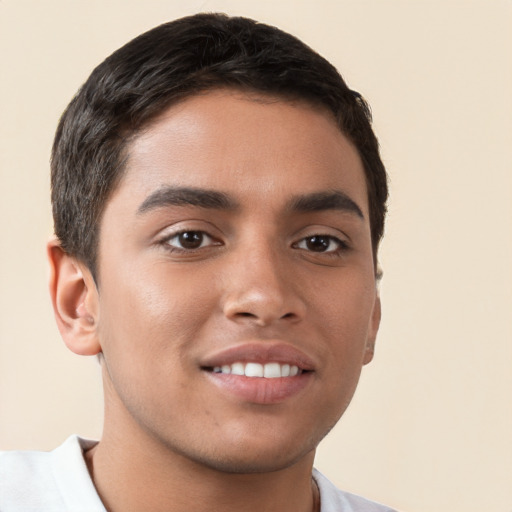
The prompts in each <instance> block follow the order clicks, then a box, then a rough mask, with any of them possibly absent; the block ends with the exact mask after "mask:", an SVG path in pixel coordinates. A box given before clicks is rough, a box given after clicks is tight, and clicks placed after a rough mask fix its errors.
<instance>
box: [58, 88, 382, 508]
mask: <svg viewBox="0 0 512 512" xmlns="http://www.w3.org/2000/svg"><path fill="white" fill-rule="evenodd" d="M128 153H129V157H128V162H127V167H126V172H125V175H124V177H123V179H122V180H121V183H120V185H119V186H118V188H117V189H116V190H115V191H114V192H113V194H112V196H111V198H110V200H109V202H108V204H107V205H106V209H105V211H104V215H103V218H102V220H101V234H100V246H99V261H98V268H99V280H98V281H99V282H98V286H96V284H95V283H94V281H93V279H92V277H91V275H90V273H89V271H88V269H87V268H86V267H85V266H84V265H82V264H81V263H80V262H78V261H76V260H75V259H73V258H71V257H70V256H68V255H66V254H65V253H63V252H62V250H61V249H60V247H59V244H58V242H57V241H53V242H51V243H50V244H49V255H50V262H51V264H52V269H53V271H52V280H51V292H52V298H53V302H54V307H55V312H56V318H57V322H58V325H59V328H60V330H61V333H62V335H63V337H64V340H65V341H66V343H67V345H68V346H69V347H70V348H71V350H73V351H74V352H77V353H80V354H88V355H91V354H96V353H99V352H102V353H103V362H102V368H103V379H104V389H105V427H104V434H103V437H102V440H101V442H100V443H99V444H98V445H97V446H96V448H95V449H93V450H92V451H90V452H89V453H88V454H87V460H88V463H89V468H90V471H91V474H92V475H93V478H94V482H95V485H96V487H97V489H98V492H99V494H100V496H101V498H102V499H103V501H104V503H105V504H106V506H107V508H108V509H109V510H111V511H118V510H119V511H120V510H123V511H131V510H176V511H180V510H191V506H192V504H193V508H192V509H193V510H196V511H202V510H211V506H212V503H215V504H216V506H215V510H218V511H221V510H228V509H229V510H232V509H233V508H234V509H236V510H254V503H255V500H257V503H258V510H266V511H271V510H276V511H277V510H279V511H287V510H290V511H292V510H293V511H308V512H309V511H311V510H312V506H313V491H314V487H312V486H311V469H312V465H313V459H314V453H315V448H316V446H317V445H318V443H319V442H320V441H321V439H322V438H323V437H324V436H325V435H326V434H327V432H328V431H329V430H330V429H331V428H332V427H333V426H334V425H335V424H336V422H337V421H338V419H339V418H340V417H341V415H342V414H343V412H344V411H345V409H346V407H347V406H348V404H349V402H350V400H351V398H352V396H353V393H354V391H355V388H356V385H357V381H358V379H359V375H360V372H361V368H362V366H363V365H364V364H366V363H368V362H369V361H370V360H371V359H372V356H373V347H374V342H375V337H376V334H377V330H378V325H379V321H380V302H379V298H378V294H377V291H376V284H375V263H374V261H373V257H372V246H371V238H370V226H369V221H368V219H369V214H368V201H367V190H366V184H365V178H364V172H363V168H362V164H361V161H360V158H359V156H358V154H357V151H356V150H355V149H354V147H353V145H352V144H351V143H350V142H349V141H348V140H347V138H346V137H345V136H344V135H343V134H342V133H341V132H340V130H339V129H338V127H337V125H336V123H335V121H334V119H333V118H332V117H331V115H330V114H329V113H327V112H324V111H323V110H320V109H319V108H318V107H312V106H310V105H308V104H306V103H301V102H288V101H283V100H282V99H277V98H271V97H262V96H255V95H251V96H249V95H247V94H244V93H241V92H237V91H232V90H219V91H213V92H209V93H206V94H203V95H199V96H195V97H192V98H189V99H187V100H185V101H183V102H181V103H179V104H178V105H175V106H173V107H171V108H169V109H168V110H167V111H165V112H164V113H162V114H161V115H160V116H159V117H158V118H157V119H156V120H154V122H152V124H151V125H150V126H148V127H147V128H146V129H145V130H143V131H142V133H140V134H139V135H138V136H137V138H135V140H134V141H133V142H131V143H130V146H129V148H128ZM177 187H186V188H194V189H201V190H203V191H204V190H206V191H214V192H220V193H222V194H223V195H224V197H226V198H227V199H228V200H229V201H230V203H232V204H231V205H230V207H229V208H224V207H222V208H218V207H215V208H210V207H208V208H205V207H202V206H198V205H194V204H169V201H167V202H166V201H163V200H162V199H161V198H160V199H158V194H156V195H155V193H158V191H162V190H169V189H171V190H175V189H176V188H177ZM333 191H338V192H339V193H340V194H343V197H346V198H348V199H349V202H348V203H346V202H345V203H343V205H341V206H340V205H339V204H338V205H337V206H336V207H332V208H328V209H315V210H314V211H298V210H297V208H296V204H297V197H304V196H308V197H310V196H311V194H317V193H326V192H328V193H332V192H333ZM172 194H173V192H171V193H170V195H171V196H172ZM164 196H165V194H164ZM155 197H157V199H155ZM167 197H169V194H167ZM148 198H153V199H148ZM349 203H350V206H347V204H349ZM293 205H295V208H294V206H293ZM353 205H356V206H357V209H359V210H360V212H359V213H358V212H357V211H356V209H354V208H353ZM183 231H187V232H189V233H190V232H194V233H196V234H195V236H196V239H197V236H199V240H200V245H199V246H198V247H197V248H192V249H190V248H183V245H182V241H183V236H182V237H181V238H180V236H178V235H177V233H180V232H183ZM197 233H200V235H197ZM318 235H322V236H323V242H324V245H323V246H322V244H321V243H320V244H319V243H318V239H313V238H312V237H314V236H318ZM201 237H202V239H201ZM180 244H181V245H180ZM247 343H251V344H253V345H256V346H262V345H265V344H266V343H269V344H281V345H286V346H287V347H292V349H294V350H295V349H297V350H299V351H300V352H301V353H302V354H305V356H306V358H307V359H308V361H309V362H310V371H309V372H308V376H307V382H306V385H305V386H304V387H302V388H301V389H300V390H299V391H298V392H295V393H294V394H292V395H291V396H288V397H286V398H285V399H283V400H277V401H276V403H256V402H255V401H252V400H246V399H243V398H240V397H239V396H237V395H233V394H232V393H231V392H230V391H229V390H228V391H226V390H225V389H223V388H220V387H219V386H217V385H215V383H213V382H212V378H211V377H212V374H211V373H209V372H208V371H206V370H205V369H204V367H203V365H204V362H205V361H206V360H208V358H209V357H211V356H212V354H213V355H214V354H216V353H218V352H219V351H223V350H225V349H229V348H231V347H234V346H236V347H238V346H244V345H245V344H247ZM192 498H193V499H192Z"/></svg>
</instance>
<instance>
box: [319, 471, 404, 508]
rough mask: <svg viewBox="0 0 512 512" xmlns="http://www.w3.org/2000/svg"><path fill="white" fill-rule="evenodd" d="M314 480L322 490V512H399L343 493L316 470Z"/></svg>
mask: <svg viewBox="0 0 512 512" xmlns="http://www.w3.org/2000/svg"><path fill="white" fill-rule="evenodd" d="M313 478H314V479H315V482H316V483H317V485H318V489H319V490H320V504H321V509H320V510H321V512H397V511H396V510H394V509H392V508H389V507H386V506H384V505H380V504H379V503H376V502H374V501H370V500H367V499H366V498H363V497H361V496H357V495H356V494H351V493H349V492H345V491H341V490H340V489H338V488H337V487H336V486H335V485H334V484H333V483H332V482H331V481H330V480H328V479H327V478H326V477H325V476H324V475H322V473H320V471H318V470H316V469H314V470H313Z"/></svg>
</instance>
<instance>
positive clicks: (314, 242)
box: [306, 236, 329, 252]
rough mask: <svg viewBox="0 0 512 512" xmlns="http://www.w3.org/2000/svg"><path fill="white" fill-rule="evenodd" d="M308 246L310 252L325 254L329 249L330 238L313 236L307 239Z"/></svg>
mask: <svg viewBox="0 0 512 512" xmlns="http://www.w3.org/2000/svg"><path fill="white" fill-rule="evenodd" d="M306 245H307V248H308V249H309V250H310V251H315V252H323V251H325V250H327V248H328V247H329V237H327V236H312V237H310V238H308V239H307V241H306Z"/></svg>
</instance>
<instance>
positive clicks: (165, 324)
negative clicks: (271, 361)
mask: <svg viewBox="0 0 512 512" xmlns="http://www.w3.org/2000/svg"><path fill="white" fill-rule="evenodd" d="M112 275H113V274H112ZM118 275H119V274H118ZM201 281H202V279H201V278H200V276H198V275H190V273H187V272H183V271H181V269H178V271H174V272H172V271H170V269H169V268H168V266H166V265H163V264H160V265H159V264H155V265H153V266H152V267H151V268H148V269H132V271H131V272H126V273H125V277H124V278H120V279H115V278H110V279H106V281H105V284H104V286H103V291H102V292H100V311H101V313H103V314H100V340H101V341H102V346H103V345H105V346H104V351H105V352H109V351H111V352H112V351H116V352H119V351H121V350H122V352H123V354H125V355H128V354H131V355H132V357H135V355H136V357H137V358H139V361H140V357H142V358H143V359H145V358H150V359H156V358H158V357H162V356H164V354H165V353H167V352H170V351H172V352H176V351H179V350H180V347H182V346H184V345H186V344H187V343H189V342H190V341H191V339H193V337H194V334H195V333H196V332H197V330H198V329H200V327H201V325H202V323H203V322H204V321H206V318H207V316H208V315H209V314H210V312H211V309H212V307H214V303H215V301H214V295H215V293H214V290H212V289H205V287H204V286H201Z"/></svg>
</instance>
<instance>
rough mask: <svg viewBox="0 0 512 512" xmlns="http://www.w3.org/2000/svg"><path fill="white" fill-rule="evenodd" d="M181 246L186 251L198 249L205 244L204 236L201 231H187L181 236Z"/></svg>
mask: <svg viewBox="0 0 512 512" xmlns="http://www.w3.org/2000/svg"><path fill="white" fill-rule="evenodd" d="M179 239H180V244H181V246H182V247H183V248H185V249H197V248H199V247H201V244H202V243H203V234H202V233H201V232H199V231H186V232H185V233H181V234H180V237H179Z"/></svg>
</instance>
